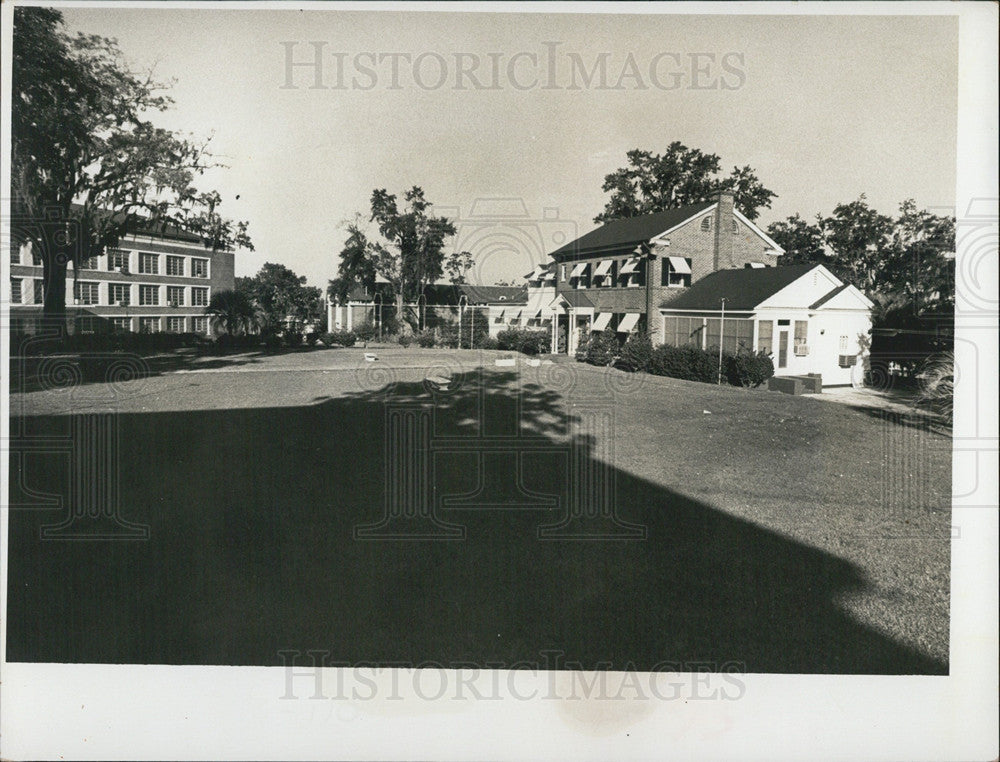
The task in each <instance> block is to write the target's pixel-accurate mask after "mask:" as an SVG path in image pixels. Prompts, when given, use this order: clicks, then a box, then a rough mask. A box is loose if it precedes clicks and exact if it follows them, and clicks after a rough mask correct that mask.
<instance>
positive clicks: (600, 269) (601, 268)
mask: <svg viewBox="0 0 1000 762" xmlns="http://www.w3.org/2000/svg"><path fill="white" fill-rule="evenodd" d="M612 264H614V262H613V260H610V259H605V260H604V261H603V262H601V263H600V264H599V265H597V267H596V268H594V277H595V278H596V277H597V276H598V275H607V274H608V272H609V271H610V270H611V265H612Z"/></svg>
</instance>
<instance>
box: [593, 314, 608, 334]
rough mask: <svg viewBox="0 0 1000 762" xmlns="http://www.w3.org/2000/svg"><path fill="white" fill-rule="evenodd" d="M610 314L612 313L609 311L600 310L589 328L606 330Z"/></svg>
mask: <svg viewBox="0 0 1000 762" xmlns="http://www.w3.org/2000/svg"><path fill="white" fill-rule="evenodd" d="M611 315H612V313H610V312H602V313H601V314H600V315H598V316H597V319H596V320H595V321H594V325H593V326H592V327H591V329H590V330H592V331H603V330H606V329H607V327H608V323H610V322H611Z"/></svg>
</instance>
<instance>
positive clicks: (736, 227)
mask: <svg viewBox="0 0 1000 762" xmlns="http://www.w3.org/2000/svg"><path fill="white" fill-rule="evenodd" d="M739 234H740V223H738V222H737V221H736V220H733V235H739Z"/></svg>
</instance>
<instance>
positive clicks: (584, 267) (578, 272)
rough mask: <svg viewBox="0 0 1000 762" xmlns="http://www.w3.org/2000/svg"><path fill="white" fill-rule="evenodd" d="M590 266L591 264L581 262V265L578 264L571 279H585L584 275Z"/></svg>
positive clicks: (570, 275) (571, 274)
mask: <svg viewBox="0 0 1000 762" xmlns="http://www.w3.org/2000/svg"><path fill="white" fill-rule="evenodd" d="M589 265H590V262H580V264H578V265H577V266H576V267H574V268H573V271H572V272H571V273H570V274H569V277H571V278H580V277H583V274H584V273H585V272H586V271H587V267H588V266H589Z"/></svg>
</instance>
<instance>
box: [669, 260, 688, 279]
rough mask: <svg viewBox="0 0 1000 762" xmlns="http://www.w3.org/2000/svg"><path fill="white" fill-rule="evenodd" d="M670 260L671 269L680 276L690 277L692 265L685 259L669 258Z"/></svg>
mask: <svg viewBox="0 0 1000 762" xmlns="http://www.w3.org/2000/svg"><path fill="white" fill-rule="evenodd" d="M667 259H669V260H670V269H671V270H673V271H674V272H675V273H677V274H678V275H690V274H691V265H689V264H688V261H687V260H686V259H684V257H667Z"/></svg>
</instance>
